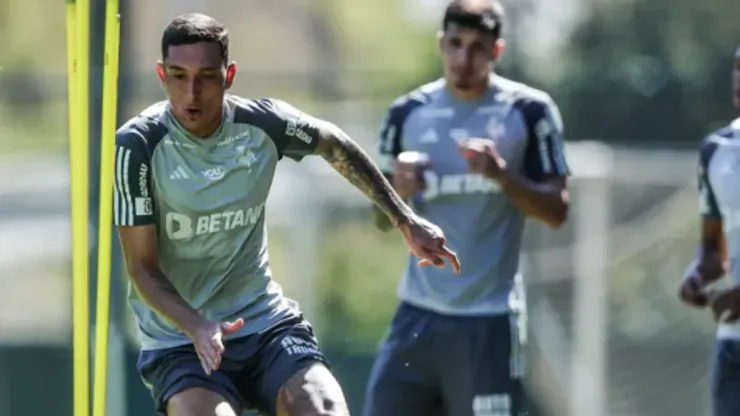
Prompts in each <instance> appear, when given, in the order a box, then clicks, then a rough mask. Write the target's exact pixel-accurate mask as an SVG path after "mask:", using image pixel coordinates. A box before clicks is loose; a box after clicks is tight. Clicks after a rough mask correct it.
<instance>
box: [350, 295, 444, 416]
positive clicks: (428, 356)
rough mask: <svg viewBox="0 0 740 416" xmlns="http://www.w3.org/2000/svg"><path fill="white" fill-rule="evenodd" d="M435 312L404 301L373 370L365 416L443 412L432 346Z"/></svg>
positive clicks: (431, 415)
mask: <svg viewBox="0 0 740 416" xmlns="http://www.w3.org/2000/svg"><path fill="white" fill-rule="evenodd" d="M435 319H436V315H434V314H432V313H429V312H426V311H422V310H420V309H418V308H414V307H412V306H409V305H406V304H402V305H401V306H400V307H399V308H398V310H397V311H396V315H395V317H394V318H393V322H392V323H391V328H390V331H389V333H388V336H387V337H386V340H385V342H384V343H383V345H382V346H381V348H380V351H379V353H378V357H377V358H376V359H375V364H374V365H373V370H372V372H371V373H370V379H369V381H368V386H367V392H366V394H365V406H364V409H363V416H435V415H443V414H444V413H443V406H442V396H441V388H440V381H439V375H438V374H437V373H436V372H435V368H434V365H433V352H432V347H431V346H432V345H433V343H434V342H435V341H434V321H435Z"/></svg>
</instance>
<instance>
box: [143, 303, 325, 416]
mask: <svg viewBox="0 0 740 416" xmlns="http://www.w3.org/2000/svg"><path fill="white" fill-rule="evenodd" d="M224 347H225V348H226V351H225V352H224V354H223V356H222V359H221V366H220V368H219V369H218V371H216V372H214V373H211V375H210V376H208V375H206V374H205V372H204V371H203V367H202V366H201V363H200V360H199V359H198V356H197V354H196V352H195V349H194V347H193V345H192V344H189V345H183V346H179V347H174V348H167V349H161V350H145V351H142V352H141V353H140V355H139V362H138V369H139V373H140V374H141V377H142V379H143V381H144V384H145V385H146V386H147V387H148V388H149V389H150V391H151V394H152V397H153V398H154V402H155V406H156V410H157V412H159V414H160V415H166V410H167V401H168V400H169V399H170V398H171V397H172V396H174V395H175V394H177V393H180V392H182V391H185V390H187V389H190V388H196V387H200V388H204V389H207V390H210V391H213V392H215V393H218V394H219V395H221V396H223V398H224V399H226V400H228V401H229V402H230V403H231V404H232V405H233V406H235V407H237V408H241V409H248V410H253V411H259V412H265V413H268V414H271V415H274V414H275V411H276V410H275V408H276V400H277V395H278V392H279V391H280V388H281V387H282V386H283V384H285V382H286V381H288V379H289V378H290V377H291V376H292V375H293V374H295V373H297V372H298V371H300V370H302V369H304V368H307V367H310V366H311V365H313V364H315V363H322V364H324V365H327V366H328V362H327V361H326V359H325V358H324V356H323V354H322V353H321V351H320V350H319V347H318V344H317V341H316V338H315V337H314V333H313V329H312V328H311V325H310V324H309V323H308V322H307V321H306V320H304V319H303V318H302V317H295V318H290V319H288V320H285V321H282V322H280V323H278V324H276V325H274V326H273V327H271V328H268V329H266V330H264V331H262V332H259V333H255V334H251V335H247V336H244V337H241V338H237V339H232V340H228V341H226V342H225V343H224Z"/></svg>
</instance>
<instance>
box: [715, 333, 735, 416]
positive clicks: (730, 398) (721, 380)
mask: <svg viewBox="0 0 740 416" xmlns="http://www.w3.org/2000/svg"><path fill="white" fill-rule="evenodd" d="M711 396H712V415H714V416H737V415H740V341H731V340H720V341H717V349H716V352H715V356H714V374H713V376H712V394H711Z"/></svg>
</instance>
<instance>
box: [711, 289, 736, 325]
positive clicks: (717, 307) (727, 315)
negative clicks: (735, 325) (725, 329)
mask: <svg viewBox="0 0 740 416" xmlns="http://www.w3.org/2000/svg"><path fill="white" fill-rule="evenodd" d="M709 302H710V304H711V306H712V315H714V320H715V321H717V322H735V321H737V320H738V318H740V287H734V288H732V289H725V290H722V291H720V292H717V293H716V294H714V295H712V296H711V299H709Z"/></svg>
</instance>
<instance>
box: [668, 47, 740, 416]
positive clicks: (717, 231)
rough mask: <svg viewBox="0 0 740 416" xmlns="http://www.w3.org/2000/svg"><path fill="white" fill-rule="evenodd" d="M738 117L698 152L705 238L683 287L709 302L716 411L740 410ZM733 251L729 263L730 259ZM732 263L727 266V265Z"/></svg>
mask: <svg viewBox="0 0 740 416" xmlns="http://www.w3.org/2000/svg"><path fill="white" fill-rule="evenodd" d="M733 103H734V105H735V108H737V109H740V48H738V49H737V50H736V52H735V63H734V69H733ZM738 161H740V118H738V119H736V120H735V121H733V122H732V123H730V124H729V125H728V126H727V127H724V128H722V129H720V130H718V131H716V132H714V133H712V134H710V135H709V136H708V137H706V138H705V139H704V140H703V141H702V144H701V150H700V157H699V195H700V207H701V215H702V225H701V242H700V243H699V249H698V250H697V253H696V257H695V258H694V261H693V262H692V263H691V265H690V266H689V267H688V269H687V271H686V274H685V276H684V279H683V282H682V284H681V287H680V289H679V297H680V298H681V300H683V301H684V302H685V303H687V304H689V305H691V306H694V307H697V308H703V307H706V306H708V305H709V306H711V309H712V312H713V314H714V317H715V319H716V320H718V321H720V324H719V329H718V330H717V348H716V354H715V360H714V361H715V362H714V375H713V380H712V389H711V393H712V394H711V397H712V414H713V415H714V416H735V415H740V322H738V318H740V286H738V283H740V263H738V258H739V257H738V256H740V228H738V225H740V194H739V193H738V189H740V188H738V186H739V185H740V183H739V182H740V170H738V168H739V167H740V165H738ZM728 257H729V264H727V263H726V260H727V258H728ZM728 266H729V267H728ZM728 269H729V274H730V278H731V279H732V283H733V285H734V286H735V287H732V288H730V289H728V290H724V291H721V292H714V293H712V292H710V291H708V290H707V286H709V285H710V284H712V283H714V282H716V281H717V280H719V279H720V278H721V277H722V276H723V275H724V274H725V273H726V272H727V271H728Z"/></svg>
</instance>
